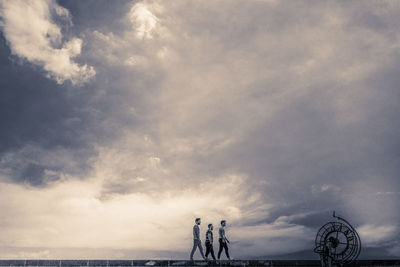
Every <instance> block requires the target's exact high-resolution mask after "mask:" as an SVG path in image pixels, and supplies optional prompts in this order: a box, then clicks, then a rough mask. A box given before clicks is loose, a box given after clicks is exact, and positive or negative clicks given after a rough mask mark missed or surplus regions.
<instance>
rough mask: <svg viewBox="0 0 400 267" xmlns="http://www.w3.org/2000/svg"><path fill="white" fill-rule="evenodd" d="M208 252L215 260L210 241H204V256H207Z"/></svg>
mask: <svg viewBox="0 0 400 267" xmlns="http://www.w3.org/2000/svg"><path fill="white" fill-rule="evenodd" d="M209 253H211V256H212V257H213V259H214V260H215V255H214V247H213V244H211V243H210V242H206V257H208V254H209Z"/></svg>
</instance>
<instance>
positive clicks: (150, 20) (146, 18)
mask: <svg viewBox="0 0 400 267" xmlns="http://www.w3.org/2000/svg"><path fill="white" fill-rule="evenodd" d="M129 19H130V21H131V22H132V26H133V28H134V30H135V32H136V36H137V37H138V38H139V39H144V38H146V39H151V38H153V35H152V34H153V31H154V30H155V28H156V27H157V24H158V18H157V17H156V16H155V15H154V14H153V13H152V12H151V11H150V10H149V9H148V7H147V5H146V4H145V3H142V2H138V3H136V4H134V5H133V6H132V8H131V10H130V12H129Z"/></svg>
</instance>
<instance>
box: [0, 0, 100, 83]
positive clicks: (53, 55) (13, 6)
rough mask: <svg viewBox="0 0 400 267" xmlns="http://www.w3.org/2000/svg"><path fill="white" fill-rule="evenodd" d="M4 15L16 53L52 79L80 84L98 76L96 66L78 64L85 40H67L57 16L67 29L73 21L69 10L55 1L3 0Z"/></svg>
mask: <svg viewBox="0 0 400 267" xmlns="http://www.w3.org/2000/svg"><path fill="white" fill-rule="evenodd" d="M0 16H1V18H2V25H1V26H2V29H3V32H4V35H5V37H6V39H7V41H8V43H9V45H10V48H11V51H12V53H13V54H15V55H17V56H19V57H21V58H23V59H26V60H28V61H29V62H31V63H33V64H36V65H39V66H41V67H43V69H44V70H45V71H47V76H48V77H51V78H53V79H55V80H56V81H57V82H58V83H60V84H61V83H63V82H65V81H66V80H69V81H71V82H72V84H74V85H79V84H82V83H85V82H87V81H89V80H90V79H91V78H92V77H93V76H94V75H95V74H96V71H95V70H94V68H93V67H92V66H88V65H87V64H84V65H79V64H78V63H76V62H75V61H74V58H75V57H77V56H78V55H79V54H80V53H81V48H82V40H81V39H79V38H76V37H75V38H72V39H70V40H68V41H66V40H64V38H65V37H64V36H63V34H62V32H61V27H60V26H59V25H57V24H56V23H55V22H54V20H53V16H58V17H59V18H60V19H62V21H63V23H65V24H66V25H67V26H69V25H70V24H72V22H71V18H70V14H69V12H68V10H67V9H65V8H63V7H61V6H59V5H58V4H57V3H56V2H55V1H52V0H48V1H21V0H16V1H1V2H0Z"/></svg>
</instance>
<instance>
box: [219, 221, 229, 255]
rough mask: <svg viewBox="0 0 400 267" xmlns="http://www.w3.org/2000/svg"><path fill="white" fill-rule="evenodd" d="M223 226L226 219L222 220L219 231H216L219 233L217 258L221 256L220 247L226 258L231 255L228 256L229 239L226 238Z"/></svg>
mask: <svg viewBox="0 0 400 267" xmlns="http://www.w3.org/2000/svg"><path fill="white" fill-rule="evenodd" d="M225 226H226V221H225V220H222V221H221V227H220V228H219V231H218V233H219V251H218V260H219V258H220V257H221V253H222V249H225V254H226V257H227V258H228V260H230V259H231V257H229V250H228V243H229V240H228V238H226V235H225Z"/></svg>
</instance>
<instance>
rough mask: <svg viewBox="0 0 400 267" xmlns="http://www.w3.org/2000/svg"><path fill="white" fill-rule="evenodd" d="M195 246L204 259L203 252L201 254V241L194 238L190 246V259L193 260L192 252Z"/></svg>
mask: <svg viewBox="0 0 400 267" xmlns="http://www.w3.org/2000/svg"><path fill="white" fill-rule="evenodd" d="M197 247H199V250H200V254H201V256H202V257H203V259H204V254H203V247H202V246H201V241H200V240H198V239H194V240H193V248H192V252H190V260H193V254H194V252H195V251H196V249H197Z"/></svg>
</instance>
